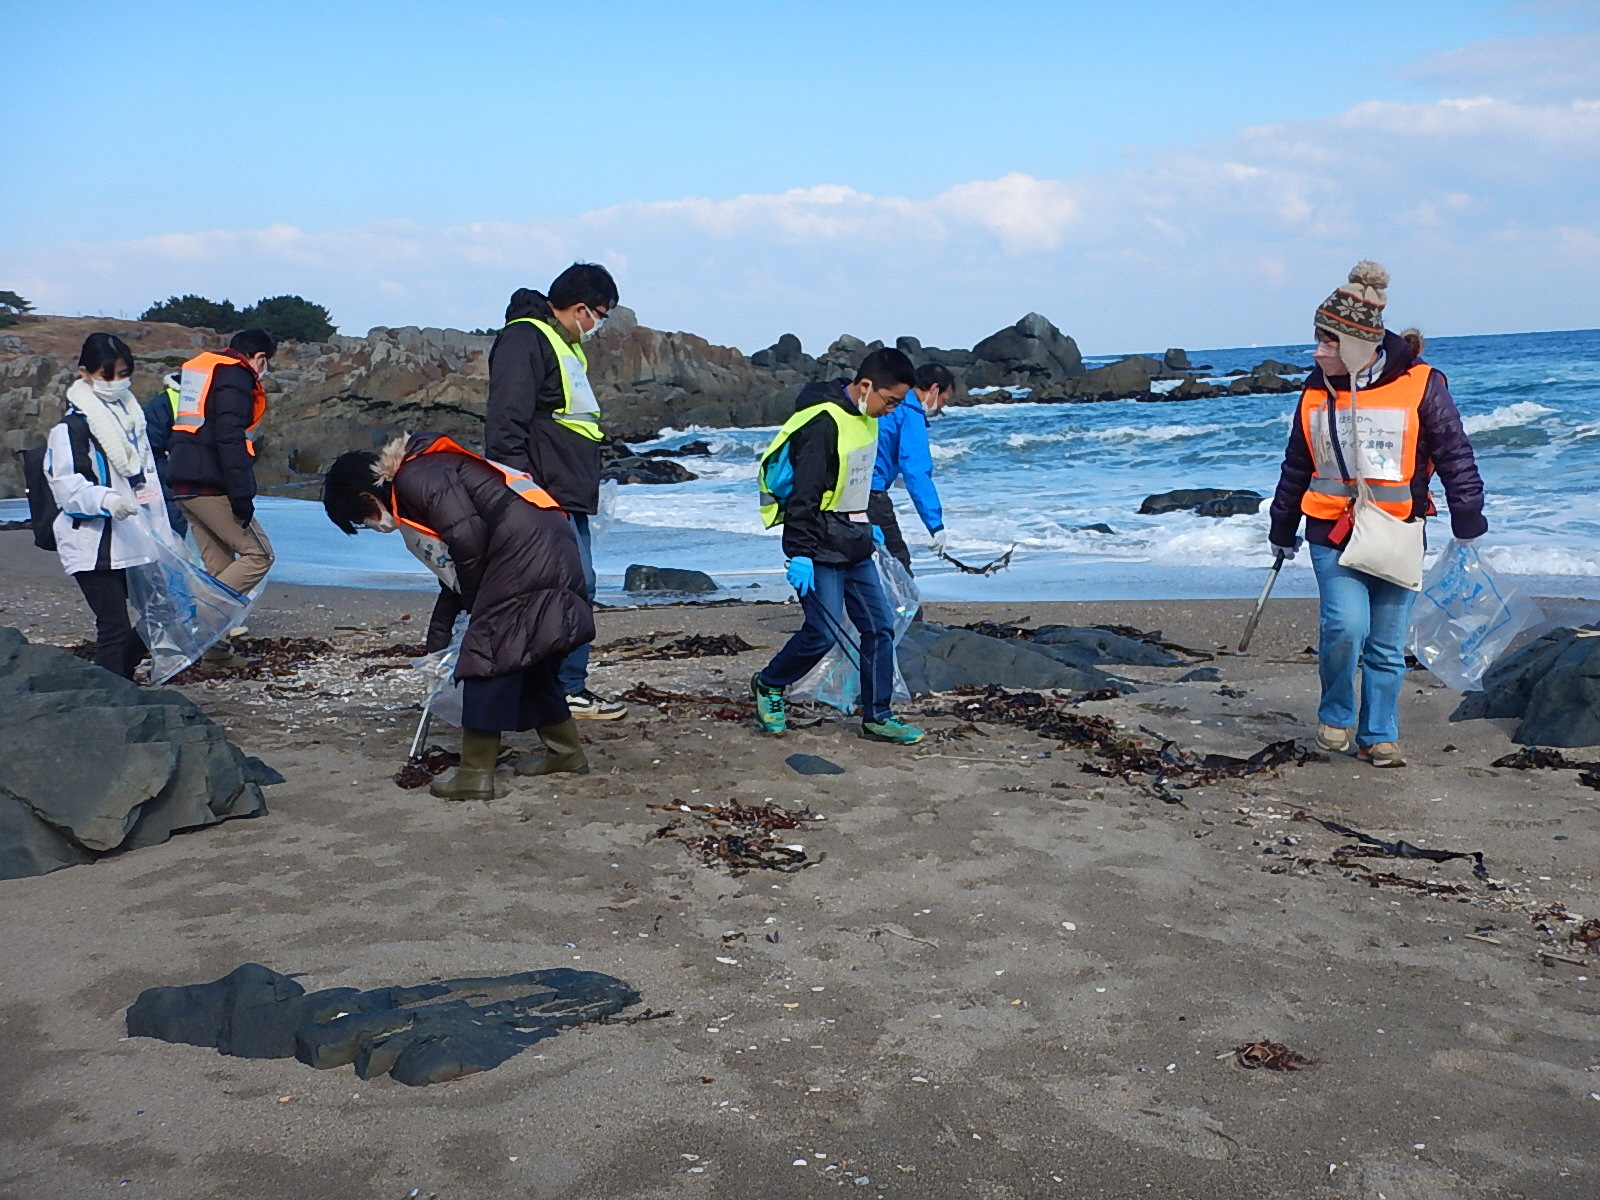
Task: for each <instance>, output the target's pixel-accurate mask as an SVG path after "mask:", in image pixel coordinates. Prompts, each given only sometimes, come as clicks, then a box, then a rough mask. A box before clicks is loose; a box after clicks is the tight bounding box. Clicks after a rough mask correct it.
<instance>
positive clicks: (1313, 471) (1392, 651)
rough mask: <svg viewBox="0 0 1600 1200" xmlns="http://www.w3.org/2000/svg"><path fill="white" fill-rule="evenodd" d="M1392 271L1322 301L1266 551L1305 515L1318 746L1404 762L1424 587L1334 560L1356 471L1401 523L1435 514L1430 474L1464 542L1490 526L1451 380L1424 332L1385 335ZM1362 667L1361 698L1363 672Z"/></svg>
mask: <svg viewBox="0 0 1600 1200" xmlns="http://www.w3.org/2000/svg"><path fill="white" fill-rule="evenodd" d="M1388 286H1389V273H1388V272H1387V271H1385V270H1384V269H1383V268H1382V267H1380V266H1379V265H1378V264H1377V263H1374V262H1365V261H1364V262H1360V263H1357V264H1356V265H1355V267H1354V268H1353V269H1352V270H1351V272H1350V278H1349V280H1348V281H1347V282H1346V283H1344V284H1342V285H1340V286H1339V287H1338V288H1337V289H1335V291H1334V292H1333V294H1332V295H1331V296H1329V297H1328V298H1327V299H1326V300H1324V301H1323V302H1322V304H1321V305H1320V306H1319V307H1318V308H1317V312H1316V316H1315V317H1314V318H1313V321H1312V324H1313V326H1314V328H1315V334H1316V348H1315V352H1314V356H1313V357H1314V359H1315V362H1316V366H1315V367H1314V368H1313V369H1312V372H1311V374H1310V375H1309V376H1308V377H1307V379H1306V384H1305V390H1304V391H1303V392H1302V393H1301V396H1300V405H1299V409H1298V412H1297V413H1296V417H1295V420H1294V423H1293V424H1292V425H1291V427H1290V430H1289V446H1288V449H1287V450H1286V451H1285V453H1284V457H1283V470H1282V473H1281V475H1280V476H1279V479H1278V490H1277V493H1276V494H1275V495H1274V497H1273V500H1272V507H1271V510H1270V511H1271V518H1272V529H1271V533H1270V535H1269V537H1270V540H1271V543H1272V547H1273V549H1274V550H1275V551H1277V552H1280V553H1282V554H1283V555H1284V556H1285V557H1287V558H1293V557H1294V554H1295V551H1296V550H1297V549H1298V548H1299V545H1300V538H1299V537H1298V536H1297V534H1296V530H1298V528H1299V526H1300V518H1301V516H1302V515H1303V516H1304V517H1305V519H1306V535H1305V539H1306V541H1307V542H1309V543H1310V549H1311V566H1312V569H1313V570H1314V571H1315V572H1316V576H1317V593H1318V596H1319V598H1320V604H1319V613H1318V632H1319V639H1318V648H1317V670H1318V673H1319V674H1320V675H1321V681H1322V699H1321V703H1320V704H1319V706H1318V709H1317V721H1318V728H1317V742H1318V744H1319V745H1321V746H1322V747H1323V749H1325V750H1331V751H1334V752H1336V753H1342V752H1345V751H1348V750H1350V749H1352V747H1353V748H1354V750H1355V753H1356V756H1357V757H1358V758H1360V759H1362V760H1364V761H1366V762H1369V763H1371V764H1372V765H1373V766H1375V767H1403V766H1404V765H1405V756H1404V754H1403V753H1402V752H1401V749H1400V691H1401V687H1402V686H1403V685H1404V683H1405V672H1406V664H1405V646H1406V633H1407V631H1408V629H1409V628H1410V624H1411V606H1412V603H1413V601H1415V600H1416V596H1417V594H1416V593H1415V592H1414V591H1411V590H1410V589H1409V588H1405V587H1402V586H1401V585H1399V584H1396V583H1390V582H1389V581H1387V580H1384V579H1379V578H1377V577H1375V576H1372V575H1368V574H1366V573H1364V572H1361V571H1355V570H1351V569H1350V568H1348V567H1344V566H1341V565H1340V564H1339V554H1340V550H1341V549H1342V547H1343V546H1344V545H1345V542H1346V540H1347V538H1348V536H1349V517H1348V514H1349V513H1350V511H1351V508H1352V506H1353V504H1354V502H1355V497H1356V490H1357V481H1356V478H1355V475H1354V473H1355V472H1360V474H1361V477H1362V478H1364V479H1365V480H1366V483H1367V486H1368V487H1369V489H1370V490H1371V493H1372V497H1373V499H1374V500H1375V501H1376V502H1377V503H1378V505H1379V506H1380V507H1381V508H1383V509H1384V510H1385V511H1386V512H1388V513H1390V514H1392V515H1394V516H1396V517H1399V518H1400V519H1402V520H1416V521H1421V520H1423V519H1424V518H1425V517H1428V516H1431V515H1433V513H1434V506H1433V502H1432V499H1431V497H1430V495H1429V490H1428V486H1429V484H1430V483H1431V482H1432V479H1433V476H1434V474H1435V472H1437V473H1438V476H1439V479H1440V481H1441V482H1442V483H1443V484H1444V492H1445V497H1446V499H1447V500H1448V502H1449V505H1450V528H1451V530H1452V532H1453V533H1454V535H1455V537H1456V538H1458V539H1459V540H1461V541H1471V540H1472V539H1473V538H1477V537H1481V536H1482V535H1483V534H1484V533H1485V532H1486V531H1487V530H1488V528H1489V523H1488V522H1487V521H1486V520H1485V519H1484V516H1483V481H1482V480H1481V479H1480V478H1479V477H1478V466H1477V463H1476V461H1475V460H1474V458H1473V454H1472V445H1471V443H1470V442H1468V441H1467V435H1466V432H1465V431H1464V430H1463V429H1462V427H1461V414H1460V413H1459V412H1458V411H1456V405H1455V401H1454V400H1452V399H1451V397H1450V388H1449V386H1448V384H1447V383H1446V382H1445V377H1444V375H1443V374H1442V373H1440V372H1439V371H1438V370H1437V369H1436V368H1434V367H1431V366H1429V365H1428V364H1427V363H1425V362H1423V361H1422V350H1423V340H1422V335H1421V334H1420V333H1418V332H1417V331H1416V330H1414V329H1408V330H1406V331H1405V332H1404V333H1403V334H1394V333H1390V332H1388V331H1386V330H1385V329H1384V325H1383V310H1384V306H1385V304H1387V302H1388V295H1387V293H1386V292H1385V290H1384V289H1386V288H1387V287H1388ZM1358 669H1359V673H1360V685H1359V696H1358V688H1357V672H1358Z"/></svg>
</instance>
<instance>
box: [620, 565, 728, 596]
mask: <svg viewBox="0 0 1600 1200" xmlns="http://www.w3.org/2000/svg"><path fill="white" fill-rule="evenodd" d="M622 590H623V591H625V592H695V593H705V592H714V591H716V590H717V581H716V580H715V579H712V578H711V576H709V575H707V574H706V573H705V572H704V571H689V570H685V569H683V568H681V567H647V566H645V565H643V564H642V563H634V564H633V565H632V566H631V567H629V568H628V570H627V572H626V573H625V574H624V575H623V577H622Z"/></svg>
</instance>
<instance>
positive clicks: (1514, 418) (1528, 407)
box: [1461, 400, 1555, 436]
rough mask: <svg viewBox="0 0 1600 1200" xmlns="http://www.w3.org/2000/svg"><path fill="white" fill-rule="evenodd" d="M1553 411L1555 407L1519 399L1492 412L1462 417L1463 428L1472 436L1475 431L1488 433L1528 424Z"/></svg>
mask: <svg viewBox="0 0 1600 1200" xmlns="http://www.w3.org/2000/svg"><path fill="white" fill-rule="evenodd" d="M1553 412H1555V409H1553V408H1546V407H1545V406H1544V405H1543V404H1536V403H1534V402H1533V401H1532V400H1519V401H1517V402H1516V403H1515V404H1504V405H1501V406H1500V407H1499V408H1497V409H1494V410H1493V411H1491V412H1486V413H1478V414H1477V415H1476V416H1471V417H1462V418H1461V428H1462V429H1464V430H1466V432H1467V434H1468V435H1469V436H1470V435H1472V434H1474V433H1487V432H1489V430H1491V429H1510V428H1512V427H1513V426H1516V425H1527V424H1529V423H1531V422H1533V421H1535V420H1537V419H1538V418H1540V417H1542V416H1544V415H1545V414H1546V413H1553Z"/></svg>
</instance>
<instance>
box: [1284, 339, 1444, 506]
mask: <svg viewBox="0 0 1600 1200" xmlns="http://www.w3.org/2000/svg"><path fill="white" fill-rule="evenodd" d="M1432 374H1433V368H1432V367H1430V366H1428V364H1427V363H1423V362H1418V363H1415V364H1413V365H1412V367H1411V369H1410V370H1408V371H1407V372H1406V373H1405V374H1404V375H1402V376H1400V377H1399V378H1398V379H1395V380H1393V381H1392V382H1390V383H1386V384H1384V385H1383V386H1382V387H1375V388H1363V389H1362V390H1361V391H1360V392H1359V393H1358V394H1357V398H1356V406H1355V418H1354V420H1355V426H1354V429H1352V426H1351V410H1350V393H1349V392H1348V391H1339V392H1335V393H1333V396H1332V398H1331V399H1330V396H1329V391H1328V388H1327V386H1326V385H1323V386H1320V387H1315V388H1313V387H1310V386H1307V387H1306V389H1305V390H1304V391H1303V392H1301V393H1300V431H1301V432H1302V433H1303V434H1304V435H1305V439H1306V445H1307V446H1308V447H1309V448H1310V450H1311V461H1312V463H1313V465H1314V471H1313V474H1312V476H1311V484H1310V486H1309V487H1307V488H1306V492H1305V495H1304V496H1302V497H1301V498H1300V511H1301V512H1303V513H1305V515H1306V516H1308V517H1318V518H1320V519H1322V520H1325V521H1336V520H1338V519H1339V518H1340V517H1341V516H1343V515H1344V513H1345V512H1346V510H1348V509H1349V508H1350V507H1351V505H1353V504H1354V503H1355V498H1356V481H1355V480H1354V479H1351V478H1348V477H1346V476H1345V474H1344V472H1343V471H1341V470H1340V469H1339V456H1338V455H1337V454H1335V453H1334V448H1333V440H1332V438H1331V436H1330V434H1329V424H1330V418H1331V420H1332V423H1333V424H1335V425H1337V427H1338V430H1339V433H1340V435H1341V436H1340V438H1339V449H1340V450H1341V451H1342V452H1343V454H1344V460H1345V463H1346V464H1347V465H1348V466H1349V467H1350V469H1351V470H1352V471H1361V472H1363V477H1364V478H1365V480H1366V483H1367V487H1368V488H1369V489H1370V490H1371V492H1372V498H1373V499H1374V500H1375V501H1377V504H1378V507H1379V508H1381V509H1383V510H1384V511H1385V512H1387V513H1390V514H1392V515H1393V516H1396V517H1399V518H1400V519H1401V520H1402V521H1407V520H1410V519H1411V515H1412V510H1413V509H1414V507H1415V504H1416V498H1415V497H1414V496H1413V495H1412V492H1411V477H1412V475H1413V474H1414V473H1415V472H1416V469H1417V438H1418V436H1419V435H1420V433H1421V432H1422V420H1421V417H1420V415H1419V410H1420V409H1421V407H1422V397H1423V395H1424V394H1425V393H1426V392H1427V390H1428V378H1429V376H1431V375H1432ZM1352 434H1353V435H1354V436H1352Z"/></svg>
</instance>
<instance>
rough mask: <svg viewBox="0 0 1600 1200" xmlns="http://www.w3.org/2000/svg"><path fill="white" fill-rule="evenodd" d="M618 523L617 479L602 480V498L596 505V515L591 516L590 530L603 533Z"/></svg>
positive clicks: (594, 532) (592, 532)
mask: <svg viewBox="0 0 1600 1200" xmlns="http://www.w3.org/2000/svg"><path fill="white" fill-rule="evenodd" d="M616 523H617V481H616V480H615V479H603V480H601V481H600V500H599V502H598V503H597V504H596V505H595V512H594V516H592V517H590V518H589V532H590V533H591V534H602V533H604V532H605V531H606V530H608V529H610V528H611V527H612V526H613V525H615V524H616Z"/></svg>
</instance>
